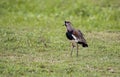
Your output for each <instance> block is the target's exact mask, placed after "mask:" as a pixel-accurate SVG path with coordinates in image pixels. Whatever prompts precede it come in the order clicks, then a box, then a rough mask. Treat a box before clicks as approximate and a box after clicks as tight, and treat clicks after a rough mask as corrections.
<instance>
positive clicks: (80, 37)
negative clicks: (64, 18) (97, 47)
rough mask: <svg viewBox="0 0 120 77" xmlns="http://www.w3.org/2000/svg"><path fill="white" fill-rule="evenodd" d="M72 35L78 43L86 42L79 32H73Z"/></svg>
mask: <svg viewBox="0 0 120 77" xmlns="http://www.w3.org/2000/svg"><path fill="white" fill-rule="evenodd" d="M73 35H74V36H73V38H74V39H75V40H77V41H78V42H86V40H85V39H84V37H83V34H82V32H81V31H80V30H74V31H73Z"/></svg>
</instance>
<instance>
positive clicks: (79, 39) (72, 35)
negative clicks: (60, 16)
mask: <svg viewBox="0 0 120 77" xmlns="http://www.w3.org/2000/svg"><path fill="white" fill-rule="evenodd" d="M64 25H65V26H66V29H67V32H66V37H67V38H68V39H69V40H70V41H71V43H72V49H71V56H72V52H73V48H74V47H77V56H78V44H81V45H82V47H88V44H87V42H86V40H85V38H84V37H83V34H82V32H81V31H80V30H76V29H74V28H73V27H72V24H71V22H70V21H65V23H64Z"/></svg>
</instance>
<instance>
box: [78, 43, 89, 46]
mask: <svg viewBox="0 0 120 77" xmlns="http://www.w3.org/2000/svg"><path fill="white" fill-rule="evenodd" d="M78 44H82V47H88V44H87V43H84V42H78Z"/></svg>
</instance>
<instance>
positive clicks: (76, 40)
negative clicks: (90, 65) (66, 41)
mask: <svg viewBox="0 0 120 77" xmlns="http://www.w3.org/2000/svg"><path fill="white" fill-rule="evenodd" d="M72 37H73V38H74V39H75V42H78V41H79V40H78V39H77V37H76V36H75V35H73V34H72Z"/></svg>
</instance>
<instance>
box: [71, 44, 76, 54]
mask: <svg viewBox="0 0 120 77" xmlns="http://www.w3.org/2000/svg"><path fill="white" fill-rule="evenodd" d="M74 47H75V46H74V44H73V43H72V48H71V56H72V52H73V48H74Z"/></svg>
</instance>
